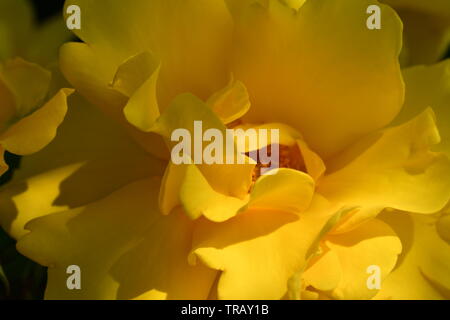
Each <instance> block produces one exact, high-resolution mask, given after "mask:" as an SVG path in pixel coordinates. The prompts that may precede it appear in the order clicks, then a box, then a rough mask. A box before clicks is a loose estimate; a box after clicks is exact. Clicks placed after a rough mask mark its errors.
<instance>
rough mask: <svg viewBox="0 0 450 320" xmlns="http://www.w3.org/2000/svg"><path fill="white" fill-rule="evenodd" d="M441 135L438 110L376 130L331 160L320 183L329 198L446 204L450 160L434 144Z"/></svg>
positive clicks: (429, 206) (425, 208) (416, 207)
mask: <svg viewBox="0 0 450 320" xmlns="http://www.w3.org/2000/svg"><path fill="white" fill-rule="evenodd" d="M439 141H440V139H439V134H438V131H437V128H436V125H435V122H434V114H433V113H432V111H431V110H429V109H428V110H426V111H424V112H422V113H421V114H420V115H418V116H417V117H415V118H414V119H413V120H410V121H409V122H407V123H405V124H403V125H400V126H397V127H393V128H388V129H385V130H383V131H381V132H377V133H374V134H372V135H370V136H368V137H366V138H365V139H362V140H361V141H360V142H359V143H357V144H355V145H354V146H352V147H350V148H349V149H347V150H346V151H345V152H343V153H342V154H341V155H340V156H339V157H336V158H335V159H333V163H331V162H330V163H329V168H330V172H331V173H330V174H329V175H327V176H325V177H324V178H323V179H322V180H321V183H320V185H319V187H318V190H319V192H321V193H322V194H323V195H324V196H326V197H327V198H328V199H330V200H331V201H336V202H342V203H345V204H347V205H355V206H361V207H363V208H369V209H373V208H386V207H391V208H396V209H399V210H407V211H411V212H418V213H434V212H437V211H438V210H440V209H442V208H443V207H444V206H445V205H446V204H447V201H448V200H449V195H450V189H449V188H450V183H449V181H450V176H449V175H450V162H449V159H448V158H447V157H446V156H445V155H444V154H441V153H433V152H431V151H430V148H431V147H432V146H433V145H435V144H437V143H438V142H439Z"/></svg>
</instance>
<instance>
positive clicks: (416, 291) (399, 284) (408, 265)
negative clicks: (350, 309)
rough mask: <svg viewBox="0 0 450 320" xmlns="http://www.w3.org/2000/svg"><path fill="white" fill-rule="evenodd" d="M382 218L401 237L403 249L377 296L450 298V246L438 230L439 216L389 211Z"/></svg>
mask: <svg viewBox="0 0 450 320" xmlns="http://www.w3.org/2000/svg"><path fill="white" fill-rule="evenodd" d="M379 217H380V219H383V221H385V222H386V223H388V224H389V225H390V226H391V227H392V228H393V229H394V230H395V232H396V233H397V235H398V236H399V237H400V240H401V241H402V244H403V248H404V250H403V252H402V254H401V256H400V257H399V262H398V265H397V267H396V268H395V270H394V271H393V272H392V273H391V274H390V275H389V277H388V278H387V279H386V280H385V281H384V282H383V284H382V288H381V291H380V292H379V293H378V295H377V296H376V297H375V298H376V299H408V300H410V299H433V300H434V299H450V294H449V292H450V245H449V243H448V242H446V241H445V240H444V239H442V238H441V237H440V236H439V234H438V233H437V230H436V222H437V219H438V218H439V215H432V216H428V215H427V216H424V215H418V214H411V213H401V212H395V213H392V212H386V213H383V214H381V215H380V216H379Z"/></svg>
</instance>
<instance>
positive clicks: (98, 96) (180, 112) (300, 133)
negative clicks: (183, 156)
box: [0, 0, 450, 299]
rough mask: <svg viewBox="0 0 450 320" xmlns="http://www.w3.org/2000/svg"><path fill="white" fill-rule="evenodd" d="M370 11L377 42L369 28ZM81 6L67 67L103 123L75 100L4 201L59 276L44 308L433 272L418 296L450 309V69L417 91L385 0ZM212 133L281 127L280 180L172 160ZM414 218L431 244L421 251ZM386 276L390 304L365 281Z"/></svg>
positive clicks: (309, 289)
mask: <svg viewBox="0 0 450 320" xmlns="http://www.w3.org/2000/svg"><path fill="white" fill-rule="evenodd" d="M373 4H376V5H378V6H380V8H381V16H382V21H383V27H382V28H381V29H380V30H369V29H367V28H366V19H367V17H368V16H367V13H366V9H367V7H368V6H369V5H373ZM70 5H78V6H79V7H80V8H81V12H82V19H83V20H82V28H81V29H80V30H76V31H75V32H76V34H77V35H78V36H79V37H80V38H81V39H82V40H83V41H84V43H68V44H65V45H64V46H63V47H62V49H61V56H60V65H61V69H62V72H63V73H64V75H65V76H66V78H67V80H68V81H69V82H70V83H71V84H72V85H73V86H74V87H75V88H76V89H77V90H78V91H79V92H80V93H81V94H82V95H83V96H84V97H85V98H86V99H87V100H88V101H89V102H90V103H92V104H93V105H94V106H95V107H98V108H100V110H101V111H103V113H99V112H98V111H96V110H95V109H93V108H92V107H91V106H89V105H87V104H86V103H85V102H84V101H83V100H81V99H80V100H79V101H78V102H76V106H78V107H79V110H74V111H71V112H72V114H73V115H72V116H70V115H71V113H69V116H70V117H69V118H68V120H67V121H65V123H64V124H63V125H62V127H61V130H60V134H59V135H58V137H57V138H56V139H55V140H54V141H53V142H52V143H51V144H50V145H49V146H48V147H47V148H46V149H44V150H43V151H42V152H39V153H38V154H36V155H33V156H31V157H28V158H27V159H25V162H24V163H23V166H22V168H21V169H20V170H18V172H17V173H16V175H15V177H14V179H13V181H12V182H11V183H10V184H9V185H7V186H5V187H3V189H2V190H1V192H0V209H1V211H0V212H1V215H0V220H1V222H2V226H3V227H4V228H5V229H6V230H8V231H9V232H10V233H11V234H12V235H14V236H15V237H16V238H17V239H19V242H18V249H19V250H20V252H22V253H23V254H24V255H26V256H28V257H30V258H31V259H33V260H35V261H37V262H38V263H40V264H42V265H45V266H48V267H49V269H48V284H47V289H46V298H48V299H62V298H68V299H77V298H84V299H161V298H165V299H207V298H210V299H215V298H219V299H281V298H293V299H298V298H303V299H322V298H323V299H328V298H333V299H370V298H373V297H376V298H382V299H383V298H410V297H411V296H409V294H410V292H409V290H405V289H404V288H399V287H398V284H399V283H400V284H401V283H402V282H403V281H404V279H409V278H410V277H415V276H416V275H417V274H418V271H417V270H420V271H423V272H424V274H425V275H426V276H427V277H428V278H427V280H424V281H429V282H428V283H429V287H427V288H425V289H424V287H423V286H422V287H421V285H423V283H421V284H418V285H417V286H416V287H415V288H417V290H419V291H418V292H419V293H415V294H416V296H413V298H416V297H426V298H442V297H444V298H448V297H447V296H446V294H445V292H446V291H445V290H448V289H449V288H450V281H449V279H448V274H449V273H448V272H447V271H448V270H449V266H448V264H442V263H440V262H442V261H443V262H446V261H449V259H447V257H448V254H449V248H448V243H447V242H446V241H448V232H447V231H446V227H447V226H448V221H447V220H448V219H447V215H446V214H445V211H444V213H442V212H441V210H443V208H444V207H445V206H446V205H447V203H448V200H449V198H450V161H449V159H448V157H447V155H446V154H445V150H446V147H445V146H446V145H447V144H448V138H450V137H448V136H447V134H446V129H445V128H444V127H445V124H444V125H441V124H440V121H441V120H440V119H445V118H443V116H442V115H443V114H444V113H445V111H444V110H446V109H445V108H446V107H448V104H447V103H446V101H448V95H449V93H450V89H449V87H448V86H446V84H448V82H446V79H448V78H447V75H445V76H442V77H441V78H438V77H437V75H439V70H442V69H441V68H442V66H440V67H439V69H438V71H435V70H434V69H433V71H431V72H430V74H429V77H430V78H429V80H427V82H425V83H417V81H419V80H417V79H421V78H420V75H415V73H414V69H412V70H405V73H404V76H402V72H401V70H400V65H399V62H398V56H399V54H400V50H401V41H402V23H401V21H400V19H399V17H398V16H397V14H396V13H395V11H394V10H393V9H391V8H390V7H388V6H386V5H382V4H380V3H378V2H377V1H372V0H364V1H363V0H348V1H342V0H310V1H306V2H305V1H279V0H267V1H258V0H228V1H225V0H214V1H211V0H195V1H194V0H151V1H149V0H145V1H144V0H136V1H135V2H133V5H132V6H127V10H124V7H123V6H124V4H123V2H121V1H118V0H109V1H103V2H101V3H100V2H94V1H89V0H69V1H67V2H66V7H68V6H70ZM436 68H438V67H436ZM445 70H447V71H448V69H445ZM427 72H428V69H427ZM435 72H436V73H435ZM403 77H404V78H405V80H406V103H405V104H404V97H405V92H404V91H405V84H404V81H403ZM230 79H231V80H230ZM441 81H442V82H441ZM436 83H439V84H440V85H442V89H443V90H442V92H441V91H439V92H435V91H433V90H431V89H432V88H435V87H434V86H432V84H436ZM416 87H417V88H420V89H423V90H416V89H417V88H416ZM443 96H444V98H442V97H443ZM74 105H75V103H74ZM402 107H403V108H402ZM430 107H432V108H436V110H435V112H436V115H437V116H435V113H434V112H433V110H432V109H431V108H430ZM71 109H75V108H71ZM441 109H442V110H441ZM104 114H106V115H107V116H108V118H107V117H105V115H104ZM436 119H437V120H436ZM195 121H202V124H203V128H205V129H209V128H213V129H216V130H217V131H218V132H220V133H222V134H223V133H224V132H226V130H227V129H230V128H233V129H239V128H240V129H249V128H253V129H262V128H264V129H265V128H269V129H278V130H279V132H280V159H279V160H280V161H279V164H280V167H281V168H280V169H279V170H278V171H277V173H276V174H273V175H261V174H260V173H261V167H262V163H260V162H258V161H256V162H255V161H249V163H246V164H226V165H225V164H204V163H203V164H199V163H198V164H181V165H179V164H175V163H174V161H173V159H171V158H170V156H169V155H170V151H171V150H172V148H173V146H174V143H173V141H171V140H172V139H171V135H172V133H173V132H174V130H177V129H180V128H181V129H185V130H186V131H187V132H189V133H190V134H191V136H194V135H195ZM436 123H437V125H438V126H439V129H441V130H443V135H442V139H443V140H444V141H443V143H442V144H441V145H439V142H440V140H441V137H440V135H439V132H438V129H437V126H436ZM80 135H81V137H82V138H80ZM130 137H131V138H130ZM80 142H81V143H80ZM220 145H222V146H223V144H220ZM267 146H268V147H271V148H274V147H275V146H274V145H272V144H271V143H268V145H267ZM436 146H438V147H436ZM439 146H440V148H441V149H436V148H439ZM200 151H202V152H204V151H205V148H202V149H200ZM248 151H250V150H248ZM442 151H444V152H442ZM61 153H65V154H66V157H65V158H64V159H63V160H60V161H59V160H51V161H50V163H46V161H47V159H53V158H54V157H55V155H58V154H61ZM193 156H194V155H193ZM223 156H225V155H223ZM243 157H244V156H243ZM42 167H44V168H45V169H42ZM163 168H165V171H164V169H163ZM163 171H164V172H163ZM405 212H408V213H405ZM401 219H404V220H405V221H414V223H417V226H421V227H422V226H423V228H422V229H421V228H420V227H417V228H414V229H411V228H410V229H407V230H406V231H408V232H410V234H412V235H413V236H412V237H411V236H410V237H408V233H406V232H403V231H404V229H402V227H403V228H408V227H409V226H410V225H408V224H406V225H402V224H401V222H400V226H399V220H401ZM30 220H32V221H31V222H29V223H28V221H30ZM416 220H417V222H416ZM430 221H431V222H432V223H436V225H437V226H438V228H433V227H430ZM25 225H26V226H25ZM25 229H28V230H30V231H31V232H28V231H26V230H25ZM430 235H432V236H433V238H431V236H430ZM423 238H426V239H429V242H427V248H426V249H424V248H423V247H422V246H420V245H419V244H418V241H421V240H420V239H423ZM411 239H413V240H411ZM408 241H409V242H408ZM411 241H412V244H410V242H411ZM428 248H429V249H428ZM430 256H432V257H433V260H431V262H430V260H427V259H428V257H430ZM399 257H400V258H399ZM399 259H400V260H399ZM434 261H436V263H435V262H434ZM71 265H78V266H79V267H80V268H81V270H82V277H83V278H82V279H83V280H82V283H83V287H82V288H83V289H82V290H80V291H77V290H68V289H67V286H66V279H67V273H66V270H67V267H68V266H71ZM371 266H376V267H377V268H379V270H380V273H381V274H380V277H381V280H380V281H382V286H381V290H379V289H380V288H375V289H374V288H371V287H369V286H368V284H367V283H368V282H367V279H368V277H369V275H368V273H367V272H368V271H367V270H370V267H371ZM396 266H397V268H396ZM394 268H396V269H394ZM446 272H447V273H446ZM430 279H431V280H430ZM421 280H422V279H421ZM430 281H432V282H430ZM384 284H386V287H384ZM436 284H437V286H438V287H439V288H443V289H440V291H436V290H435V291H431V290H433V288H435V287H436ZM422 289H423V290H422Z"/></svg>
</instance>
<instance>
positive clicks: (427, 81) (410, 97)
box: [396, 60, 450, 155]
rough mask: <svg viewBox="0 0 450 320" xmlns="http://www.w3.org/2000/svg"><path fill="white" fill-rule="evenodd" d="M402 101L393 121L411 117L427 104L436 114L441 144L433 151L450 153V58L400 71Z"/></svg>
mask: <svg viewBox="0 0 450 320" xmlns="http://www.w3.org/2000/svg"><path fill="white" fill-rule="evenodd" d="M403 77H404V79H405V84H406V100H405V106H404V107H403V109H402V112H401V113H400V114H399V116H398V118H397V119H396V123H402V122H405V121H407V120H410V119H412V118H413V117H415V116H416V115H418V114H420V113H421V112H423V110H424V109H425V108H427V107H431V108H432V109H433V111H434V112H435V113H436V124H437V126H438V128H439V134H440V136H441V143H440V144H439V145H437V146H435V147H434V149H435V150H438V151H443V152H446V153H447V154H448V155H450V60H445V61H443V62H440V63H438V64H435V65H432V66H417V67H411V68H408V69H405V70H403Z"/></svg>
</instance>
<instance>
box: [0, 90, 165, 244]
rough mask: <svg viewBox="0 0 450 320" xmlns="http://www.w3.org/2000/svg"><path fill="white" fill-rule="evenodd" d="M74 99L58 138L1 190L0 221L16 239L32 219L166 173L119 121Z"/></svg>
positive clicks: (29, 158) (28, 160) (30, 158)
mask: <svg viewBox="0 0 450 320" xmlns="http://www.w3.org/2000/svg"><path fill="white" fill-rule="evenodd" d="M70 103H71V105H72V108H70V109H69V112H68V115H67V119H66V120H65V121H64V123H63V124H62V126H61V127H60V129H59V130H58V135H57V137H56V139H55V140H53V142H52V143H50V144H49V145H48V146H47V147H46V148H44V149H43V150H42V151H40V152H38V153H35V154H33V155H30V156H27V157H24V158H23V159H22V163H21V167H20V169H18V170H16V172H15V174H14V177H13V180H12V181H11V182H10V183H9V184H7V185H5V186H3V187H2V188H1V190H0V208H1V213H2V214H1V215H0V221H1V224H2V227H3V228H4V229H5V230H7V231H8V232H9V233H10V234H11V235H12V236H14V237H15V238H19V237H20V236H22V235H23V234H24V233H25V230H24V229H23V226H24V225H25V224H26V223H27V222H28V221H30V220H31V219H33V218H36V217H38V216H42V215H46V214H50V213H53V212H58V211H62V210H67V209H69V208H75V207H78V206H81V205H84V204H86V203H89V202H92V201H95V200H98V199H99V198H101V197H104V196H106V195H108V194H109V193H111V192H112V191H114V190H116V189H117V188H120V187H121V186H123V185H125V184H127V183H130V182H132V181H134V180H136V179H141V178H144V177H145V176H148V175H153V174H162V172H163V165H162V163H161V162H160V161H157V160H156V159H154V158H153V157H151V156H149V155H148V154H146V153H145V152H144V150H142V149H141V148H140V146H138V145H136V144H135V143H134V142H133V140H130V138H128V136H127V134H126V133H125V132H124V131H123V129H121V127H119V126H118V125H117V124H115V123H113V122H111V120H109V119H108V118H106V117H105V116H104V115H103V114H101V113H100V112H99V111H98V110H96V109H95V108H93V107H92V106H90V105H89V104H87V103H86V102H85V101H84V100H82V99H81V98H80V97H79V96H77V95H75V96H74V97H73V99H71V100H70ZM80 128H82V130H80ZM41 131H42V129H41ZM21 146H22V145H21Z"/></svg>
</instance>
